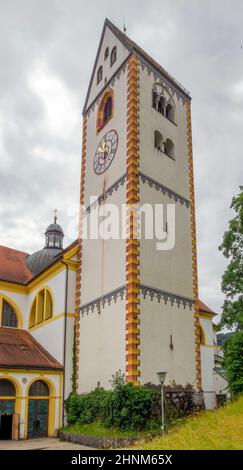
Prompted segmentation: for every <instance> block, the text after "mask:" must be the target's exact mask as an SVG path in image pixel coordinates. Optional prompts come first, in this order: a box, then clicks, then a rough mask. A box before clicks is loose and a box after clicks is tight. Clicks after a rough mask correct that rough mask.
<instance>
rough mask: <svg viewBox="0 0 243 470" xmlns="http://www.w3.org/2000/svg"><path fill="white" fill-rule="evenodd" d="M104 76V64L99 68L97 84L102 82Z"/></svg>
mask: <svg viewBox="0 0 243 470" xmlns="http://www.w3.org/2000/svg"><path fill="white" fill-rule="evenodd" d="M102 78H103V67H102V65H101V66H100V67H99V68H98V72H97V85H98V84H99V83H100V82H101V80H102Z"/></svg>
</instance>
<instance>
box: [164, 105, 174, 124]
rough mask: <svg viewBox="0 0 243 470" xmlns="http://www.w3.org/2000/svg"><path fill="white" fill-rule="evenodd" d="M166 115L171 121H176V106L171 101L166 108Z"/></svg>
mask: <svg viewBox="0 0 243 470" xmlns="http://www.w3.org/2000/svg"><path fill="white" fill-rule="evenodd" d="M165 115H166V117H167V118H168V119H170V121H174V108H173V106H172V104H171V103H168V104H167V106H166V110H165Z"/></svg>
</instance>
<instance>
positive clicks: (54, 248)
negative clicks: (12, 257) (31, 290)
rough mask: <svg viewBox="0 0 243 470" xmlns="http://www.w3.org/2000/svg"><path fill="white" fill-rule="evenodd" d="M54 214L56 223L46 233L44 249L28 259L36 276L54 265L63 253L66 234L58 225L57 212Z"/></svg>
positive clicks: (29, 266)
mask: <svg viewBox="0 0 243 470" xmlns="http://www.w3.org/2000/svg"><path fill="white" fill-rule="evenodd" d="M54 212H55V216H54V222H53V223H52V224H50V225H49V226H48V227H47V229H46V231H45V246H44V248H43V249H42V250H39V251H36V252H35V253H33V254H32V255H29V256H27V257H26V264H27V266H28V268H29V270H30V271H31V272H32V274H34V275H35V276H36V275H37V274H39V273H40V272H41V271H43V270H44V269H46V268H48V266H50V265H51V264H52V263H54V261H56V259H57V257H58V255H59V254H60V253H61V252H62V251H63V238H64V233H63V230H62V227H61V225H59V224H57V216H56V212H57V211H56V210H55V211H54Z"/></svg>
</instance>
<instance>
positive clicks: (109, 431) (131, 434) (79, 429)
mask: <svg viewBox="0 0 243 470" xmlns="http://www.w3.org/2000/svg"><path fill="white" fill-rule="evenodd" d="M63 430H64V431H65V432H71V433H74V434H87V435H89V436H96V437H124V438H126V437H127V438H135V439H138V438H141V437H144V436H148V435H149V434H150V435H151V434H153V435H154V434H155V433H156V432H159V426H158V428H157V429H153V430H146V431H141V432H138V431H121V430H120V429H117V428H106V427H105V426H104V425H103V424H102V423H101V422H100V421H95V422H94V423H90V424H73V425H72V426H68V427H65V428H64V429H63Z"/></svg>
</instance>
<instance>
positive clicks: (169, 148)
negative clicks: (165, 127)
mask: <svg viewBox="0 0 243 470" xmlns="http://www.w3.org/2000/svg"><path fill="white" fill-rule="evenodd" d="M165 153H166V155H168V157H171V158H175V146H174V144H173V142H172V140H171V139H166V142H165Z"/></svg>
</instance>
